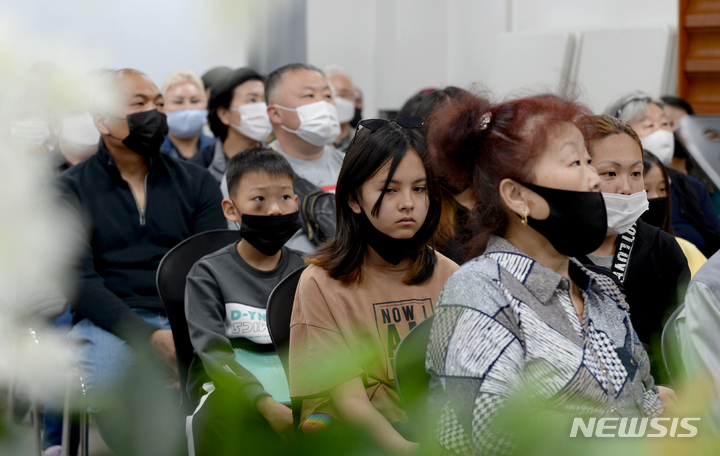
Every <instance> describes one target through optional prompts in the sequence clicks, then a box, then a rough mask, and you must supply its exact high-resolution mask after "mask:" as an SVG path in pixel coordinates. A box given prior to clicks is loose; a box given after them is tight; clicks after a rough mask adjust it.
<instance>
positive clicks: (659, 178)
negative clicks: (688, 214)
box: [640, 151, 707, 276]
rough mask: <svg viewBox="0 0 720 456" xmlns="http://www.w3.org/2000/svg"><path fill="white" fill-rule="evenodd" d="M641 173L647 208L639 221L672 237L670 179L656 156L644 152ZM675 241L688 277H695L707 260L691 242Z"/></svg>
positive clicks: (677, 239) (679, 238) (678, 238)
mask: <svg viewBox="0 0 720 456" xmlns="http://www.w3.org/2000/svg"><path fill="white" fill-rule="evenodd" d="M643 173H644V178H645V179H644V181H645V191H646V192H647V197H648V203H649V207H648V210H647V212H645V213H644V214H643V215H641V216H640V219H641V220H642V221H643V222H645V223H647V224H649V225H652V226H656V227H658V228H660V229H661V230H663V231H664V232H666V233H668V234H672V235H674V234H675V233H674V232H673V229H672V224H671V223H670V214H671V213H672V202H671V200H670V197H669V189H670V179H669V178H668V175H667V170H666V169H665V167H664V166H663V164H662V163H660V160H659V159H658V158H657V157H656V156H654V155H653V154H651V153H649V152H647V151H646V152H643ZM675 240H676V241H677V243H678V245H679V246H680V248H681V249H682V251H683V253H684V254H685V258H687V262H688V268H690V275H691V276H693V275H695V273H696V272H697V270H698V269H700V267H701V266H702V265H703V264H705V262H706V261H707V258H706V257H705V255H703V254H702V252H701V251H700V249H698V248H697V247H695V244H693V243H692V242H690V241H686V240H685V239H683V238H681V237H677V236H675Z"/></svg>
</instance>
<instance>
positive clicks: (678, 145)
mask: <svg viewBox="0 0 720 456" xmlns="http://www.w3.org/2000/svg"><path fill="white" fill-rule="evenodd" d="M673 141H674V142H675V147H674V148H673V157H675V158H681V159H683V158H688V151H687V149H686V148H685V144H683V142H682V141H680V139H678V134H677V132H675V133H673Z"/></svg>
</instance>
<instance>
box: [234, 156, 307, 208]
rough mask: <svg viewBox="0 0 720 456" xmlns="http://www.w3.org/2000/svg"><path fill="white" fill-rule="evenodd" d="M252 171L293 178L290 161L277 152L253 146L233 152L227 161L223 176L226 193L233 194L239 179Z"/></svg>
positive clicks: (238, 184)
mask: <svg viewBox="0 0 720 456" xmlns="http://www.w3.org/2000/svg"><path fill="white" fill-rule="evenodd" d="M252 172H263V173H268V174H270V175H271V176H274V177H289V178H290V180H293V179H294V178H295V173H294V172H293V169H292V166H290V163H289V162H288V161H287V160H286V159H285V157H283V156H282V155H280V154H279V153H278V152H276V151H274V150H272V149H268V148H265V147H253V148H252V149H248V150H244V151H242V152H240V153H238V154H235V156H234V157H233V158H231V159H230V161H228V164H227V169H226V170H225V177H226V179H227V186H228V194H229V195H230V196H233V195H234V194H235V192H236V191H237V189H238V187H239V186H240V180H241V179H242V177H243V176H244V175H245V174H248V173H252Z"/></svg>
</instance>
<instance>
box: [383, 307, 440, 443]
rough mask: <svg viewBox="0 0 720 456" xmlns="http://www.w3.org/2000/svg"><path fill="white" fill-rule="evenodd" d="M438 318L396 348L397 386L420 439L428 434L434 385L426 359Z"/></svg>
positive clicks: (424, 325)
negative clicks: (427, 368) (432, 331)
mask: <svg viewBox="0 0 720 456" xmlns="http://www.w3.org/2000/svg"><path fill="white" fill-rule="evenodd" d="M434 317H435V316H434V315H431V316H430V317H428V318H426V319H425V320H423V321H422V322H421V323H420V324H419V325H417V326H416V327H414V328H413V329H412V330H411V331H410V332H409V333H408V334H407V336H405V338H403V340H401V341H400V343H399V344H398V346H397V349H395V360H394V366H393V367H394V369H395V384H396V385H397V389H398V392H399V393H400V398H401V399H402V401H403V404H404V405H405V411H406V412H407V414H408V418H410V426H411V428H412V430H413V432H414V433H415V435H416V436H417V437H421V436H424V435H425V432H424V427H425V422H426V419H427V399H428V386H429V383H430V374H428V373H427V371H426V370H425V356H426V354H427V346H428V341H429V339H430V329H431V328H432V322H433V319H434Z"/></svg>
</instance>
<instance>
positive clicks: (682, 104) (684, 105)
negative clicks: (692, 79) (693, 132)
mask: <svg viewBox="0 0 720 456" xmlns="http://www.w3.org/2000/svg"><path fill="white" fill-rule="evenodd" d="M662 101H663V103H665V104H666V105H670V106H675V107H676V108H680V109H683V110H684V111H685V112H686V113H688V114H689V115H691V116H692V115H693V114H695V110H694V109H693V107H692V106H691V105H690V103H688V102H687V100H683V99H682V98H678V97H673V96H670V95H665V96H664V97H662Z"/></svg>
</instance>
